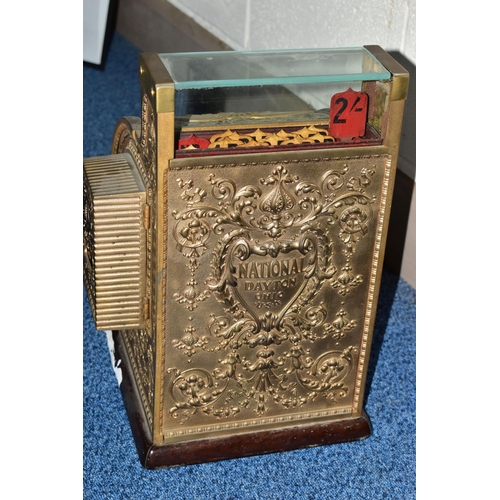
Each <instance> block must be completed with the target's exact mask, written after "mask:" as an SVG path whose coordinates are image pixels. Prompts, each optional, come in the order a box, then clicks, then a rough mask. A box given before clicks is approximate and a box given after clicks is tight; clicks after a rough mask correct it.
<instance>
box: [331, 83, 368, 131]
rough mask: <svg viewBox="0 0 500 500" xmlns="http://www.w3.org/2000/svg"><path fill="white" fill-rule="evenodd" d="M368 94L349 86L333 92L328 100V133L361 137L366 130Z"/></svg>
mask: <svg viewBox="0 0 500 500" xmlns="http://www.w3.org/2000/svg"><path fill="white" fill-rule="evenodd" d="M367 115H368V96H367V95H366V94H365V93H364V92H355V91H354V90H352V89H351V88H349V89H348V90H346V91H345V92H341V93H339V94H335V95H334V96H333V97H332V100H331V101H330V125H329V128H328V130H329V134H330V135H331V136H332V137H335V138H337V137H338V138H340V139H345V138H352V137H363V136H364V135H365V132H366V117H367Z"/></svg>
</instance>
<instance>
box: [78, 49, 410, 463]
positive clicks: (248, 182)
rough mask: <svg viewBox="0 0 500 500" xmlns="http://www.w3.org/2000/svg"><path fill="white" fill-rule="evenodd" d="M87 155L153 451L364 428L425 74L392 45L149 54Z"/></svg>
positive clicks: (116, 321) (113, 306)
mask: <svg viewBox="0 0 500 500" xmlns="http://www.w3.org/2000/svg"><path fill="white" fill-rule="evenodd" d="M139 78H140V82H141V89H142V96H141V99H142V101H141V102H142V115H141V117H123V118H121V119H120V120H119V122H118V123H117V125H116V130H115V134H114V138H113V141H112V151H111V154H110V155H109V156H101V157H94V158H85V159H84V160H83V167H84V184H83V189H84V280H85V285H86V289H87V292H88V296H89V301H90V304H91V308H92V312H93V316H94V320H95V324H96V328H97V329H98V330H104V331H108V332H112V337H113V340H114V348H115V351H116V356H117V358H118V359H119V360H120V369H121V370H122V375H123V380H122V382H121V385H120V387H121V391H122V395H123V399H124V403H125V406H126V409H127V413H128V416H129V420H130V424H131V427H132V431H133V435H134V439H135V442H136V446H137V450H138V453H139V456H140V460H141V463H142V464H143V465H144V466H145V467H147V468H161V467H168V466H173V465H183V464H192V463H199V462H205V461H212V460H220V459H227V458H235V457H242V456H248V455H253V454H259V453H269V452H275V451H284V450H291V449H296V448H301V447H309V446H315V445H323V444H332V443H337V442H342V441H351V440H357V439H362V438H365V437H367V436H369V434H370V431H371V429H370V423H369V420H368V417H367V416H366V414H365V412H364V411H363V395H364V390H365V381H366V375H367V368H368V360H369V355H370V346H371V341H372V333H373V327H374V321H375V312H376V307H377V298H378V293H379V285H380V280H381V272H382V263H383V256H384V249H385V241H386V234H387V228H388V222H389V215H390V207H391V198H392V190H393V183H394V178H395V172H396V163H397V158H398V147H399V140H400V132H401V121H402V115H403V108H404V102H405V99H406V94H407V88H408V74H407V72H406V71H405V70H404V68H402V67H401V66H400V65H399V64H398V63H397V62H396V61H395V60H394V59H392V58H391V57H390V56H389V55H388V54H387V53H386V52H385V51H384V50H382V49H381V48H380V47H378V46H365V47H360V48H349V49H311V50H283V51H259V52H237V51H236V52H204V53H177V54H154V53H149V54H143V55H142V56H141V57H140V64H139Z"/></svg>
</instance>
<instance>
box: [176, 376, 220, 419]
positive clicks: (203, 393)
mask: <svg viewBox="0 0 500 500" xmlns="http://www.w3.org/2000/svg"><path fill="white" fill-rule="evenodd" d="M167 372H169V373H170V372H173V373H174V376H175V378H174V379H173V380H172V382H171V383H170V394H171V396H172V398H173V400H174V401H175V405H174V406H173V407H172V408H171V409H170V414H171V415H172V416H174V417H176V416H177V415H178V412H179V411H180V410H186V412H185V413H184V416H185V417H187V416H188V415H190V414H193V413H194V412H196V411H197V410H198V409H199V408H203V407H206V406H208V405H210V404H212V403H214V402H215V401H217V399H219V398H220V396H221V395H222V394H223V393H224V390H225V389H226V387H227V381H225V382H223V383H222V385H221V384H220V383H219V382H218V381H216V380H214V377H213V376H212V375H211V374H210V373H209V372H208V371H206V370H203V369H201V368H191V369H189V370H184V371H180V370H178V369H176V368H171V369H169V370H167Z"/></svg>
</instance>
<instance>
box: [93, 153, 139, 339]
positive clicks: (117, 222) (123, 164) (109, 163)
mask: <svg viewBox="0 0 500 500" xmlns="http://www.w3.org/2000/svg"><path fill="white" fill-rule="evenodd" d="M83 169H84V178H85V179H84V186H86V187H87V190H88V191H89V192H88V193H87V194H86V205H87V206H86V210H85V211H84V227H86V228H87V230H86V231H84V253H85V256H86V259H85V262H84V272H85V275H86V279H85V282H86V284H87V289H88V292H89V298H90V302H91V303H92V311H93V313H94V321H95V323H96V328H97V329H98V330H112V329H122V330H126V329H131V328H142V327H143V326H144V318H143V301H142V300H143V299H142V298H143V296H144V293H145V258H144V256H145V240H146V233H145V229H144V225H143V222H142V220H143V206H144V204H145V198H146V193H145V190H144V186H143V185H142V182H141V180H140V178H139V176H138V173H137V172H134V165H133V162H132V159H131V157H130V156H129V155H125V154H120V155H109V156H103V157H95V158H86V159H84V161H83Z"/></svg>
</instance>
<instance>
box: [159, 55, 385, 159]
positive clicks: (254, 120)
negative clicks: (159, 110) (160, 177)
mask: <svg viewBox="0 0 500 500" xmlns="http://www.w3.org/2000/svg"><path fill="white" fill-rule="evenodd" d="M158 55H159V57H160V59H161V61H162V62H163V64H164V65H165V68H166V69H167V71H168V73H169V74H170V76H171V77H172V80H173V83H174V89H175V124H176V125H175V126H176V135H177V141H178V144H177V147H176V150H177V152H181V153H182V152H184V153H188V152H189V153H190V154H193V153H196V151H194V150H200V149H202V150H208V149H212V150H217V151H213V152H214V153H216V152H218V153H219V154H220V153H223V152H224V151H223V150H224V149H228V148H233V147H238V149H239V148H240V147H245V148H246V150H247V151H250V149H249V148H253V149H255V148H257V149H256V150H257V151H258V150H261V149H262V148H263V147H270V146H271V147H273V146H274V147H276V146H283V145H288V146H290V147H295V146H296V145H294V144H293V143H290V144H283V142H287V141H288V139H289V136H290V133H292V135H293V133H295V132H299V131H300V130H302V128H303V127H306V128H308V127H313V128H312V132H314V133H307V132H305V131H304V132H303V134H302V135H304V133H305V134H306V135H307V134H309V136H310V137H313V136H317V138H318V140H319V142H321V143H323V145H325V144H329V145H331V144H330V143H337V145H339V144H340V143H342V144H344V143H345V142H355V143H356V142H358V143H359V142H360V140H361V141H363V140H364V141H365V142H366V141H368V142H370V143H373V142H374V141H375V142H377V141H380V137H379V136H380V130H377V120H378V118H380V117H378V118H377V116H376V115H377V112H375V113H373V112H372V115H373V116H370V113H369V112H368V111H369V107H370V103H371V102H372V101H373V100H374V99H379V97H380V96H379V95H378V94H380V88H376V86H377V85H378V86H379V87H380V83H381V82H387V81H389V80H390V78H391V74H390V72H389V71H388V70H387V69H386V68H385V67H384V66H383V65H382V64H381V63H380V62H379V61H378V60H377V59H376V58H375V57H374V56H373V55H372V54H371V53H370V52H369V51H368V50H367V49H365V48H364V47H358V48H341V49H306V50H279V51H220V52H196V53H175V54H158ZM377 82H378V84H377ZM349 113H350V114H349ZM378 114H380V113H378ZM332 121H333V122H336V125H337V126H336V127H335V123H333V126H332ZM355 121H356V122H359V123H361V122H363V123H362V125H353V126H349V124H348V126H346V125H345V123H346V122H352V123H354V122H355ZM353 127H354V128H353ZM351 129H352V130H351ZM255 131H256V132H257V135H260V139H261V140H260V141H258V140H257V141H256V140H255V137H253V136H251V135H249V134H250V133H252V132H255ZM215 132H217V134H215ZM280 133H281V134H282V136H283V137H285V136H287V137H288V139H287V138H285V139H284V140H282V141H280V140H279V135H278V136H275V134H280ZM193 134H194V136H193ZM231 134H232V135H233V136H234V138H236V139H237V140H236V143H235V144H236V145H235V144H233V143H232V142H231V139H230V137H229V136H230V135H231ZM318 134H319V135H318ZM332 134H336V135H337V137H335V136H334V135H332ZM215 135H218V136H219V137H215ZM263 135H267V136H268V137H269V138H270V141H267V142H266V141H265V138H264V142H263V143H262V136H263ZM321 135H323V136H324V138H326V137H328V139H327V142H326V143H325V141H324V140H321V137H320V136H321ZM241 136H247V137H245V138H243V145H242V144H241ZM309 136H308V137H309ZM193 137H194V138H193ZM308 137H306V138H305V139H306V141H305V142H303V141H302V140H301V141H300V142H301V144H302V145H303V144H314V143H315V142H314V141H315V140H314V139H311V142H309V143H308V142H307V139H308ZM324 138H323V139H324ZM207 141H209V143H207ZM273 141H274V142H273ZM292 142H293V141H292ZM184 150H187V151H184ZM200 152H201V151H200ZM233 152H236V151H233ZM176 156H177V154H176Z"/></svg>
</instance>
